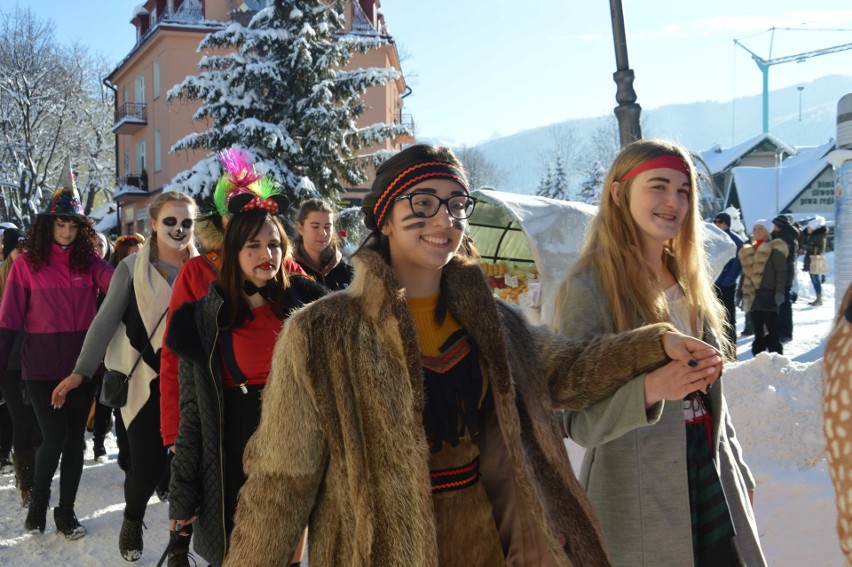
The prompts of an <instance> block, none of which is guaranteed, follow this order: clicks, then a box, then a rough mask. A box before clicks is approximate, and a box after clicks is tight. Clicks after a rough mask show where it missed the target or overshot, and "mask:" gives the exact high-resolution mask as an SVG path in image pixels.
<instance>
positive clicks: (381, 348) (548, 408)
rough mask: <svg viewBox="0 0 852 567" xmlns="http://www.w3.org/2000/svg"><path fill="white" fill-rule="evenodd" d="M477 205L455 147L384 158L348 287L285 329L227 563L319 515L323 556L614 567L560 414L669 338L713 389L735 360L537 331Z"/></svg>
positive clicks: (317, 544) (647, 333)
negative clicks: (489, 255)
mask: <svg viewBox="0 0 852 567" xmlns="http://www.w3.org/2000/svg"><path fill="white" fill-rule="evenodd" d="M475 204H476V200H475V199H474V198H472V197H471V196H470V195H469V192H468V182H467V177H466V176H465V174H464V170H463V168H462V166H461V164H460V163H459V161H458V160H457V159H456V157H455V156H454V155H453V153H452V152H451V151H450V150H448V149H446V148H436V147H432V146H427V145H414V146H410V147H408V148H406V149H405V150H403V151H401V152H400V153H398V154H397V155H395V156H394V157H392V158H390V159H388V160H387V161H386V162H385V163H383V164H382V165H381V166H380V167H379V168H378V170H377V171H376V180H375V182H374V184H373V188H372V190H371V191H370V193H368V194H367V195H366V197H365V198H364V201H363V205H362V210H363V212H364V215H365V216H364V220H365V223H366V225H367V228H369V229H370V230H371V231H372V232H371V234H370V235H369V236H368V238H367V240H366V241H365V243H364V244H363V245H362V246H361V248H360V249H359V251H358V252H357V253H356V254H355V255H354V257H353V261H354V262H355V277H354V279H353V281H352V283H351V284H350V285H349V287H347V288H346V289H345V290H342V291H339V292H336V293H333V294H330V295H328V296H327V297H325V298H323V299H321V300H319V301H317V302H315V303H313V304H312V305H309V306H308V307H306V308H305V309H303V310H301V311H299V312H298V313H296V314H294V315H293V316H292V317H291V318H290V319H289V320H288V322H287V324H286V325H285V328H284V331H283V333H282V336H281V339H280V340H279V341H278V345H277V347H276V351H275V355H274V358H273V365H272V373H271V375H270V380H269V384H268V386H267V388H266V390H265V391H264V398H263V403H264V409H263V414H262V416H261V422H260V425H259V426H258V430H257V432H256V433H255V435H254V437H252V439H251V441H250V442H249V445H248V446H247V448H246V453H245V458H244V463H243V464H244V467H245V470H246V475H247V477H248V478H247V480H246V484H245V485H244V486H243V489H242V491H241V492H240V503H239V506H238V510H237V517H236V520H235V528H234V533H233V535H232V539H231V548H230V551H229V554H228V557H227V559H226V562H225V563H226V565H230V566H240V567H242V566H254V565H276V564H278V563H279V560H280V558H283V557H289V555H290V554H291V553H292V550H293V548H294V547H295V546H296V544H297V542H298V540H299V536H300V534H301V531H302V527H303V525H304V524H305V523H309V525H310V529H309V534H310V538H311V541H310V554H311V555H310V561H311V565H312V566H318V567H323V566H333V565H334V566H336V565H356V564H357V565H382V566H396V565H399V566H403V565H404V566H406V567H408V566H431V565H438V564H440V565H466V566H492V565H506V564H509V565H568V564H571V565H608V564H609V560H608V558H607V554H606V551H605V549H604V546H603V541H602V538H601V537H600V532H599V528H598V525H597V522H596V520H595V519H594V516H593V514H592V513H591V507H590V504H589V502H588V501H587V500H586V498H585V496H584V495H583V494H582V492H581V491H580V490H579V487H578V486H577V483H576V480H575V478H574V476H573V473H572V471H571V465H570V463H569V462H568V458H567V455H566V453H565V448H564V446H563V444H562V440H561V436H560V435H559V431H558V429H557V427H556V424H555V423H554V420H553V417H552V411H553V410H554V409H557V408H571V409H581V408H584V407H587V406H588V405H590V404H593V403H594V402H596V401H597V400H599V399H601V398H604V397H606V396H607V395H609V393H611V392H612V391H614V390H615V389H616V388H618V386H620V385H621V384H622V383H623V382H624V381H626V380H628V379H630V377H631V376H634V375H636V374H639V373H641V372H644V371H645V370H649V369H652V368H655V367H656V366H658V365H660V364H663V363H664V362H666V361H667V360H668V358H667V357H666V354H665V352H666V351H667V352H668V353H669V355H670V356H673V357H674V358H677V359H683V361H684V363H683V367H684V368H688V371H684V372H682V379H683V382H684V384H693V385H692V387H693V388H697V387H700V388H702V389H703V388H705V387H706V385H707V384H708V383H710V382H712V380H713V379H714V378H715V377H716V375H717V374H718V371H719V364H720V362H721V358H719V356H718V355H717V352H716V351H715V350H714V349H712V348H709V347H708V345H706V344H705V343H703V342H700V341H698V340H695V339H692V338H688V337H685V336H683V335H679V334H676V333H673V332H669V331H671V330H672V329H673V327H671V326H670V325H668V324H659V325H656V326H652V327H648V328H645V329H641V330H639V331H635V332H632V333H629V334H627V335H623V336H618V337H611V336H610V337H600V338H598V339H596V340H594V341H591V342H582V341H570V340H567V339H565V338H564V337H561V336H559V335H554V334H551V333H548V332H546V331H545V330H543V329H540V328H534V327H531V326H530V325H528V324H527V323H526V321H525V320H524V319H523V317H522V316H521V315H520V314H519V313H518V312H516V311H514V310H513V309H512V308H510V307H509V306H508V305H507V304H505V303H503V302H501V301H499V300H495V299H494V297H493V296H492V291H491V289H490V288H489V287H488V284H487V282H486V280H485V276H484V274H483V272H482V270H481V269H480V268H479V266H478V264H477V263H476V259H475V258H474V252H473V248H472V246H471V244H470V242H469V240H466V237H465V231H466V229H467V222H468V220H467V219H468V218H469V217H470V215H471V214H472V212H473V210H474V206H475ZM330 329H331V330H333V332H330V331H329V330H330ZM664 347H668V348H667V349H666V348H664ZM690 351H692V352H690ZM690 358H696V359H700V361H698V362H696V363H695V364H696V368H689V367H687V366H686V360H689V359H690ZM596 374H598V375H601V376H606V379H605V380H600V381H589V380H587V378H588V377H591V376H594V375H596ZM178 454H179V453H178Z"/></svg>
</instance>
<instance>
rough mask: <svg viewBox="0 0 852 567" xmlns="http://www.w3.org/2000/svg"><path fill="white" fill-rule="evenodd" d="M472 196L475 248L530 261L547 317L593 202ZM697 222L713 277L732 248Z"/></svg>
mask: <svg viewBox="0 0 852 567" xmlns="http://www.w3.org/2000/svg"><path fill="white" fill-rule="evenodd" d="M472 195H473V196H474V197H476V198H477V199H479V203H478V204H477V205H476V209H475V211H474V213H473V216H471V218H470V234H471V237H472V238H473V241H474V246H475V247H476V250H477V251H478V252H479V254H480V255H481V256H482V258H483V260H485V261H489V260H491V261H498V260H501V261H508V262H514V263H522V262H529V263H531V264H533V263H534V264H535V266H536V268H537V271H538V273H539V277H540V281H541V297H542V300H541V322H542V323H547V322H549V321H550V317H551V314H552V313H553V300H554V296H555V294H556V290H557V289H558V287H559V284H560V283H561V282H562V280H563V279H564V278H565V276H566V274H567V273H568V272H569V271H570V270H571V268H572V267H573V266H574V263H575V262H576V261H577V259H578V258H579V256H580V250H581V248H582V246H583V241H584V240H585V232H586V225H587V224H588V222H589V220H591V218H592V217H593V216H594V215H595V213H596V212H597V207H595V206H592V205H588V204H585V203H577V202H572V201H561V200H558V199H548V198H546V197H538V196H535V195H520V194H517V193H504V192H501V191H493V190H489V189H477V190H475V191H473V193H472ZM703 224H704V228H705V231H704V239H705V248H706V250H707V253H708V258H709V260H710V273H711V275H712V276H711V277H712V278H713V279H714V280H715V279H716V277H717V276H718V274H719V273H720V272H721V271H722V268H723V267H724V266H725V264H726V263H727V262H728V260H730V259H731V258H733V257H734V254H735V253H736V247H735V246H734V243H733V242H732V241H731V239H730V238H728V236H727V235H726V234H725V233H724V232H722V231H721V230H719V229H718V228H716V227H715V226H713V225H711V224H708V223H703Z"/></svg>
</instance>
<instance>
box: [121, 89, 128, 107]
mask: <svg viewBox="0 0 852 567" xmlns="http://www.w3.org/2000/svg"><path fill="white" fill-rule="evenodd" d="M121 102H123V103H124V104H127V102H128V99H127V85H124V86H123V87H121Z"/></svg>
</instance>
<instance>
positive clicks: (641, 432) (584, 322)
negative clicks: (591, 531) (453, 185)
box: [556, 272, 766, 567]
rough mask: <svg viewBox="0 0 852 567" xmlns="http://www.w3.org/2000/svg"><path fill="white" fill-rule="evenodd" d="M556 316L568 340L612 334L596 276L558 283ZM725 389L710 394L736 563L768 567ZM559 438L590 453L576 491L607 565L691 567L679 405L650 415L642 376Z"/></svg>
mask: <svg viewBox="0 0 852 567" xmlns="http://www.w3.org/2000/svg"><path fill="white" fill-rule="evenodd" d="M556 311H557V318H558V326H559V330H560V331H561V332H562V333H564V334H565V335H568V336H571V337H578V338H579V337H591V336H595V335H598V334H601V333H612V332H613V326H612V316H611V312H610V309H609V305H608V302H607V301H606V299H605V296H604V294H603V291H602V289H601V287H600V284H599V280H598V277H597V275H596V274H595V273H592V272H583V273H580V274H576V275H573V276H571V277H570V278H568V279H567V280H566V281H564V282H563V283H562V286H561V287H560V290H559V292H558V296H557V302H556ZM704 340H708V339H707V338H705V339H704ZM722 382H723V381H722V379H721V378H719V380H717V381H716V383H715V384H714V385H713V387H712V389H711V390H710V398H711V404H712V414H713V424H714V428H713V438H714V442H715V449H716V454H717V455H718V458H717V459H716V467H717V469H718V473H719V477H720V478H721V481H722V487H723V489H724V491H725V496H726V498H727V500H728V506H729V507H730V511H731V518H732V520H733V523H734V528H735V529H736V533H737V537H736V538H735V540H734V542H735V546H736V549H737V552H738V553H739V556H740V558H741V560H742V563H743V565H745V566H747V567H751V566H755V565H756V566H765V565H766V560H765V559H764V557H763V553H762V551H761V549H760V542H759V538H758V535H757V527H756V525H755V519H754V513H753V510H752V508H751V505H750V504H749V501H748V491H749V490H753V489H754V487H755V482H754V478H753V477H752V474H751V472H750V471H749V469H748V467H747V466H746V464H745V462H744V461H743V458H742V449H741V447H740V445H739V443H738V441H737V438H736V433H735V431H734V427H733V424H732V423H731V417H730V414H729V413H728V406H727V403H726V401H725V397H724V395H723V389H724V386H723V383H722ZM565 429H566V432H567V433H568V435H569V436H570V437H571V438H572V439H573V440H574V441H576V442H577V443H579V444H580V445H581V446H583V447H585V448H586V454H585V457H584V459H583V465H582V471H581V474H580V482H581V484H582V485H583V486H584V488H585V489H586V492H587V493H588V495H589V498H590V499H591V501H592V503H593V504H594V506H595V509H596V511H597V513H598V516H599V517H600V520H601V525H602V527H603V531H604V538H605V541H606V545H607V548H608V549H609V551H610V554H611V556H612V560H613V564H614V565H620V566H629V567H637V566H642V565H646V566H658V565H666V566H687V567H689V566H692V565H693V550H692V532H691V519H690V507H689V493H688V480H687V469H686V466H685V463H686V428H685V426H684V414H683V406H682V404H681V403H680V402H679V401H677V402H669V403H666V402H659V403H657V404H656V405H655V406H653V407H652V408H651V409H650V410H648V411H647V412H646V411H645V395H644V376H641V377H638V378H634V379H633V380H631V381H630V382H628V383H627V384H625V385H624V386H622V387H621V388H620V389H619V390H618V391H616V393H615V394H613V395H612V396H610V397H608V398H606V399H604V400H603V401H600V402H598V403H597V404H595V405H593V406H591V407H590V408H588V409H586V410H584V411H580V412H566V413H565Z"/></svg>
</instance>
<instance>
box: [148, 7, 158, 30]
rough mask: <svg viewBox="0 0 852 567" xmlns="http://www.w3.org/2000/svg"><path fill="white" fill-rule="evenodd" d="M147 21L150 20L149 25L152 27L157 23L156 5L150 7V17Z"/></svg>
mask: <svg viewBox="0 0 852 567" xmlns="http://www.w3.org/2000/svg"><path fill="white" fill-rule="evenodd" d="M149 22H151V24H150V25H151V27H152V28H153V27H154V26H156V25H157V7H156V6H154V7H153V8H151V19H150V20H149Z"/></svg>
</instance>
